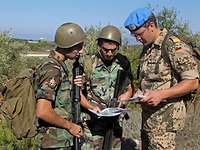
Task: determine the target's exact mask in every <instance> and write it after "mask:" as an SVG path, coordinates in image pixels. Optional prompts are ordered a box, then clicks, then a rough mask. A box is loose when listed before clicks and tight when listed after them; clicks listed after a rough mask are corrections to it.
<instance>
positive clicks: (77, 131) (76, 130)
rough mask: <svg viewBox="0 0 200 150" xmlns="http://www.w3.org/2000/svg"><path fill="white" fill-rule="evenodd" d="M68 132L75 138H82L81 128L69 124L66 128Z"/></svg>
mask: <svg viewBox="0 0 200 150" xmlns="http://www.w3.org/2000/svg"><path fill="white" fill-rule="evenodd" d="M68 131H69V132H70V133H71V134H72V135H73V136H76V137H78V138H80V137H81V136H82V131H81V127H80V126H79V125H77V124H75V123H72V122H69V127H68Z"/></svg>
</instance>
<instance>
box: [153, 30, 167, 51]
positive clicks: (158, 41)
mask: <svg viewBox="0 0 200 150" xmlns="http://www.w3.org/2000/svg"><path fill="white" fill-rule="evenodd" d="M167 33H168V31H167V29H165V28H163V29H161V32H160V34H159V36H158V38H157V39H156V40H155V42H154V43H153V45H152V46H153V47H154V48H156V49H160V48H161V46H162V43H163V41H164V39H165V36H166V35H167Z"/></svg>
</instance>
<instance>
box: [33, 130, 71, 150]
mask: <svg viewBox="0 0 200 150" xmlns="http://www.w3.org/2000/svg"><path fill="white" fill-rule="evenodd" d="M36 139H37V141H38V147H39V149H52V150H54V149H55V150H57V149H60V150H71V149H72V148H71V147H72V145H73V136H72V135H71V134H70V133H69V132H67V131H66V130H64V129H60V128H55V127H49V128H48V129H43V131H41V132H40V133H39V134H38V135H37V136H36Z"/></svg>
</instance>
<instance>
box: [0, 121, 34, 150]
mask: <svg viewBox="0 0 200 150" xmlns="http://www.w3.org/2000/svg"><path fill="white" fill-rule="evenodd" d="M0 149H5V150H34V149H36V140H34V139H22V140H17V139H16V137H15V136H14V135H13V134H12V132H11V130H10V128H8V127H7V124H6V123H5V122H4V121H3V120H1V121H0Z"/></svg>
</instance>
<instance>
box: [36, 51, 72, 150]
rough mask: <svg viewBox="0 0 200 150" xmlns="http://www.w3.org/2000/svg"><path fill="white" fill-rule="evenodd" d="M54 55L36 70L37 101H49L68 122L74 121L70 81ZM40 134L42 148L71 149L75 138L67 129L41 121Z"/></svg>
mask: <svg viewBox="0 0 200 150" xmlns="http://www.w3.org/2000/svg"><path fill="white" fill-rule="evenodd" d="M53 58H54V53H53V52H52V53H51V54H50V58H49V60H48V61H46V62H45V63H44V64H42V65H41V66H39V67H38V68H37V70H36V85H37V91H36V99H47V100H49V101H51V102H52V104H53V107H54V110H55V112H56V113H57V114H59V115H60V116H62V117H64V118H66V119H67V120H71V119H72V114H71V104H72V103H71V99H70V81H69V79H68V73H67V74H66V73H65V71H64V69H63V67H61V65H60V64H59V63H57V62H56V61H55V58H54V59H53ZM39 129H40V133H39V135H38V136H37V138H38V140H39V141H40V147H41V148H56V149H57V148H61V149H63V148H64V149H70V146H72V145H73V136H72V135H71V134H70V133H69V132H67V131H66V130H65V129H60V128H56V127H52V126H51V125H49V124H47V123H45V122H44V121H42V120H39Z"/></svg>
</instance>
